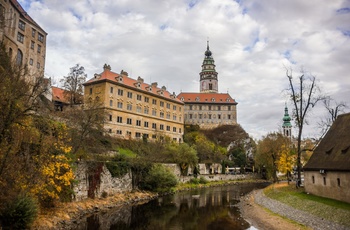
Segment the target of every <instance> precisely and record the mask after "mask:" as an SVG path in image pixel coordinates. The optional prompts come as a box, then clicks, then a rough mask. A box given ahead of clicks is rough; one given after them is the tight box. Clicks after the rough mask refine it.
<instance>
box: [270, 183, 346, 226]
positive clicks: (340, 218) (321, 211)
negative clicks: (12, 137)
mask: <svg viewBox="0 0 350 230" xmlns="http://www.w3.org/2000/svg"><path fill="white" fill-rule="evenodd" d="M264 194H265V195H266V196H268V197H270V198H272V199H275V200H278V201H280V202H282V203H285V204H287V205H289V206H291V207H293V208H296V209H299V210H302V211H305V212H308V213H310V214H313V215H315V216H318V217H321V218H324V219H327V220H329V221H332V222H335V223H339V224H342V225H346V226H350V218H349V217H350V204H349V203H345V202H341V201H337V200H333V199H329V198H324V197H319V196H315V195H311V194H307V193H305V190H304V189H303V188H299V189H296V188H295V185H294V184H290V185H288V184H286V183H281V184H273V185H271V186H269V187H267V188H265V189H264Z"/></svg>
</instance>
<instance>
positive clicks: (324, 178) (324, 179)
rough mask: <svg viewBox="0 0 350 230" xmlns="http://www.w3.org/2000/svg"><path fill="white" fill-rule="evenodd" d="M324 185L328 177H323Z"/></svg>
mask: <svg viewBox="0 0 350 230" xmlns="http://www.w3.org/2000/svg"><path fill="white" fill-rule="evenodd" d="M323 185H326V177H323Z"/></svg>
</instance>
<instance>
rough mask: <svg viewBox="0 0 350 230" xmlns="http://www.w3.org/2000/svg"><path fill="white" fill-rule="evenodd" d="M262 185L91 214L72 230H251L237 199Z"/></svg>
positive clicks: (182, 195) (208, 191) (214, 190)
mask: <svg viewBox="0 0 350 230" xmlns="http://www.w3.org/2000/svg"><path fill="white" fill-rule="evenodd" d="M265 186H266V184H244V185H232V186H225V187H213V188H205V189H200V190H192V191H186V192H180V193H177V194H174V195H168V196H164V197H160V198H158V199H154V200H151V201H150V202H148V203H146V204H142V205H135V206H123V207H118V208H115V209H112V210H109V211H108V212H104V213H98V214H94V215H92V216H90V217H88V218H87V219H86V222H84V223H80V224H79V226H78V227H77V228H76V229H101V230H102V229H118V230H124V229H125V230H126V229H152V230H153V229H157V230H158V229H159V230H162V229H164V230H165V229H167V230H168V229H172V230H178V229H183V230H187V229H188V230H190V229H191V230H192V229H208V230H209V229H220V230H221V229H223V230H224V229H254V228H253V227H252V228H250V225H249V223H247V222H246V221H245V220H244V219H242V218H241V215H240V211H239V209H238V207H237V206H236V204H237V203H238V201H239V198H240V196H241V195H244V194H246V193H248V192H250V191H252V190H253V189H255V188H262V187H265Z"/></svg>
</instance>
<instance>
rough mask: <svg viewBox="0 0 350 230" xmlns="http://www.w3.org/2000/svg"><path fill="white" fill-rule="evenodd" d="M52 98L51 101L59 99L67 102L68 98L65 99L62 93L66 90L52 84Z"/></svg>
mask: <svg viewBox="0 0 350 230" xmlns="http://www.w3.org/2000/svg"><path fill="white" fill-rule="evenodd" d="M51 89H52V100H53V101H59V102H62V103H65V104H69V103H70V102H69V100H68V99H67V97H66V96H65V95H64V92H65V91H66V90H64V89H61V88H58V87H55V86H52V87H51Z"/></svg>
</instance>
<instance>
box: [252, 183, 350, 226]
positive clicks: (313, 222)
mask: <svg viewBox="0 0 350 230" xmlns="http://www.w3.org/2000/svg"><path fill="white" fill-rule="evenodd" d="M254 200H255V203H257V204H259V205H262V206H264V207H265V208H267V209H269V210H271V211H272V212H274V213H277V214H279V215H280V216H284V217H286V218H288V219H290V220H294V221H296V222H298V223H300V224H303V225H305V226H308V227H311V228H313V229H317V230H318V229H319V230H324V229H332V230H333V229H337V230H349V229H350V228H349V227H347V226H344V225H340V224H337V223H333V222H331V221H328V220H324V219H323V218H320V217H318V216H314V215H312V214H309V213H307V212H304V211H301V210H298V209H295V208H293V207H291V206H288V205H286V204H283V203H281V202H279V201H277V200H274V199H271V198H269V197H266V196H265V195H264V194H263V190H258V191H255V192H254Z"/></svg>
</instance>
